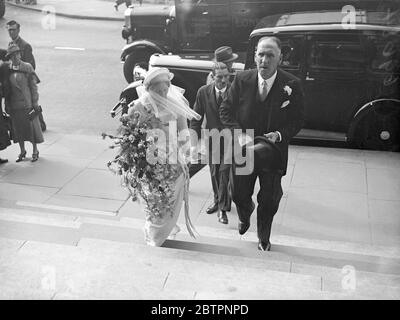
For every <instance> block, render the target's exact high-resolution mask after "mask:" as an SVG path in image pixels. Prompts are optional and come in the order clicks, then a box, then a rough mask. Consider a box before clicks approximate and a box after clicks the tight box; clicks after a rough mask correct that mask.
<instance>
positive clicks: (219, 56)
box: [206, 46, 239, 84]
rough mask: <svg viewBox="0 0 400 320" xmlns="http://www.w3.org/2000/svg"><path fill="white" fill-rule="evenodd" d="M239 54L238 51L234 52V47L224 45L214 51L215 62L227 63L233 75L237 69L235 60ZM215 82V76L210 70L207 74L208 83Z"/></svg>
mask: <svg viewBox="0 0 400 320" xmlns="http://www.w3.org/2000/svg"><path fill="white" fill-rule="evenodd" d="M238 57H239V56H238V55H237V54H236V53H233V51H232V48H231V47H228V46H222V47H219V48H217V49H216V50H215V52H214V59H213V61H214V62H223V63H225V64H226V66H227V68H228V71H229V72H230V74H231V75H234V74H235V70H234V69H233V62H234V61H235V60H237V58H238ZM211 82H213V76H212V73H211V72H210V73H209V74H208V76H207V82H206V84H210V83H211Z"/></svg>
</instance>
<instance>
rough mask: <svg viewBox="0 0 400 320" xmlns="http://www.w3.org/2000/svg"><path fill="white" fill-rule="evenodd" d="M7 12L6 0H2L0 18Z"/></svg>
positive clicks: (0, 0)
mask: <svg viewBox="0 0 400 320" xmlns="http://www.w3.org/2000/svg"><path fill="white" fill-rule="evenodd" d="M5 13H6V0H0V18H3V16H4V14H5Z"/></svg>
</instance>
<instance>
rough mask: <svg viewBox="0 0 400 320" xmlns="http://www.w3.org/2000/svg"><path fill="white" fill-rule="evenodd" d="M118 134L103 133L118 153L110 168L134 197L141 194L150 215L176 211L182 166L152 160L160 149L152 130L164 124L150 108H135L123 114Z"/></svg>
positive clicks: (158, 216) (158, 215)
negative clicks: (143, 109) (175, 187)
mask: <svg viewBox="0 0 400 320" xmlns="http://www.w3.org/2000/svg"><path fill="white" fill-rule="evenodd" d="M120 121H121V125H120V127H119V128H118V131H117V135H116V136H113V135H109V134H106V133H103V134H102V136H103V139H105V138H106V137H108V138H110V139H112V140H113V142H114V144H113V145H112V146H111V148H118V153H117V155H116V156H115V158H114V159H113V160H112V161H109V162H108V164H107V165H108V168H109V169H110V170H111V171H113V172H114V173H115V174H117V175H120V176H121V178H122V182H123V185H124V186H126V187H127V188H128V190H129V192H130V194H131V196H132V199H133V200H134V201H135V200H136V199H137V197H138V196H140V197H141V198H142V199H143V200H144V203H145V206H146V210H147V213H148V214H149V215H150V218H151V219H158V218H162V217H163V216H164V215H165V214H171V215H172V213H173V208H172V205H173V197H174V182H175V180H176V178H177V177H178V176H179V174H180V171H179V170H180V169H179V166H177V165H172V164H168V163H159V162H154V161H149V157H148V156H149V153H157V152H158V148H157V137H156V136H154V133H153V132H152V131H151V130H152V129H154V128H159V127H161V122H160V120H159V119H158V118H157V117H156V116H155V114H154V113H153V112H151V111H149V110H145V111H143V112H139V111H134V112H133V113H130V114H125V115H123V116H121V118H120Z"/></svg>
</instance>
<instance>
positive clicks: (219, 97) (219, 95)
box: [217, 91, 224, 107]
mask: <svg viewBox="0 0 400 320" xmlns="http://www.w3.org/2000/svg"><path fill="white" fill-rule="evenodd" d="M222 100H224V99H223V98H222V92H221V91H218V99H217V105H218V107H219V106H220V105H221V103H222Z"/></svg>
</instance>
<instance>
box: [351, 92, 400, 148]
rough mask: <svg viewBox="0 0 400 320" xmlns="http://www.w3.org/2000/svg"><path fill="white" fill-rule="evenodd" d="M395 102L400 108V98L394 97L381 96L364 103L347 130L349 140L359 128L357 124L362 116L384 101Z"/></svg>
mask: <svg viewBox="0 0 400 320" xmlns="http://www.w3.org/2000/svg"><path fill="white" fill-rule="evenodd" d="M388 101H389V102H393V103H394V105H395V106H397V107H398V108H400V100H399V99H393V98H380V99H376V100H372V101H370V102H368V103H366V104H364V105H363V106H362V107H361V108H360V109H358V110H357V112H356V113H355V114H354V116H353V118H352V120H351V123H350V126H349V130H348V131H347V139H348V141H352V140H353V137H354V134H355V132H356V129H357V125H358V123H359V121H360V120H361V119H362V117H363V116H364V115H365V114H366V113H368V112H370V111H371V110H372V109H374V108H376V107H377V106H379V105H380V104H382V103H383V102H388Z"/></svg>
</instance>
